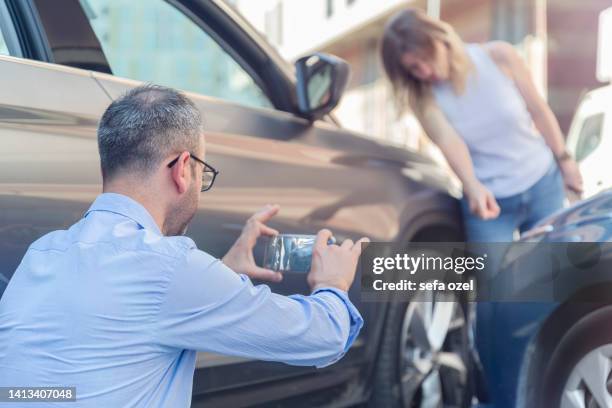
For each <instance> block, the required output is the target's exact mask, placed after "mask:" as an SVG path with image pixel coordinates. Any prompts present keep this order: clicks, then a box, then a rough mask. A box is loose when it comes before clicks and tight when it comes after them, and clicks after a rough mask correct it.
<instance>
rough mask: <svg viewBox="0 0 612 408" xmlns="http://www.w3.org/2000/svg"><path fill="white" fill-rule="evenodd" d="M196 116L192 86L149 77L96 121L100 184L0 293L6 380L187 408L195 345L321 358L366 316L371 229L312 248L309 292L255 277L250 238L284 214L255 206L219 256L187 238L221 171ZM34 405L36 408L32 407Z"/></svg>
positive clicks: (125, 402) (338, 352) (2, 382)
mask: <svg viewBox="0 0 612 408" xmlns="http://www.w3.org/2000/svg"><path fill="white" fill-rule="evenodd" d="M201 128H202V124H201V118H200V114H199V112H198V110H197V108H196V107H195V105H194V104H193V103H192V102H191V101H190V100H188V99H187V98H186V97H185V96H183V95H182V94H180V93H178V92H176V91H174V90H172V89H168V88H164V87H159V86H152V85H147V86H142V87H139V88H135V89H133V90H131V91H130V92H128V93H127V94H126V95H124V96H123V97H121V98H119V99H117V100H116V101H114V102H113V103H112V104H111V105H110V106H109V107H108V109H107V110H106V112H105V113H104V115H103V116H102V119H101V121H100V125H99V128H98V147H99V151H100V159H101V169H102V177H103V194H101V195H100V196H98V198H97V199H96V200H95V202H94V203H93V204H92V206H91V207H90V208H89V210H88V211H87V212H86V213H85V215H84V217H83V218H82V219H81V220H80V221H78V222H77V223H76V224H74V225H73V226H71V227H70V228H69V229H68V230H61V231H54V232H51V233H49V234H47V235H45V236H43V237H42V238H40V239H38V240H37V241H36V242H34V243H33V244H32V245H31V246H30V248H29V249H28V251H27V253H26V255H25V256H24V258H23V260H22V262H21V264H20V265H19V267H18V268H17V271H16V272H15V274H14V276H13V278H12V280H11V281H10V283H9V285H8V287H7V289H6V291H5V293H4V296H3V297H2V299H1V300H0V386H10V387H25V386H53V385H55V386H74V387H76V399H77V403H76V405H75V403H74V402H73V403H67V406H71V407H74V406H91V407H128V406H129V407H132V406H138V407H180V406H183V407H186V406H189V405H190V400H191V387H192V380H193V372H194V366H195V357H196V351H209V352H215V353H223V354H231V355H237V356H244V357H251V358H258V359H263V360H270V361H282V362H285V363H288V364H295V365H315V366H318V367H322V366H325V365H328V364H331V363H333V362H335V361H337V360H338V359H339V358H340V357H341V356H342V355H343V354H344V353H345V352H346V351H347V349H348V348H349V347H350V345H351V344H352V342H353V340H354V339H355V337H356V336H357V334H358V332H359V330H360V329H361V326H362V324H363V320H362V318H361V316H360V315H359V312H358V311H357V310H356V308H355V307H354V306H353V305H352V304H351V302H350V301H349V299H348V297H347V294H346V292H347V290H348V289H349V287H350V285H351V284H352V281H353V279H354V276H355V269H356V264H357V260H358V257H359V254H360V251H361V249H360V248H361V243H362V242H365V241H367V239H365V238H364V239H361V240H359V241H357V242H356V243H353V242H352V241H350V240H347V241H344V242H343V243H342V245H340V246H336V245H330V246H328V245H327V240H328V239H329V238H330V237H331V232H330V231H328V230H322V231H320V232H319V234H318V236H317V241H316V244H315V249H314V254H313V263H312V270H311V272H310V274H309V275H308V283H309V285H310V286H311V288H312V294H311V295H310V296H302V295H294V296H289V297H286V296H280V295H277V294H274V293H271V291H270V289H269V287H268V286H266V285H259V286H253V284H252V283H251V281H250V279H249V277H256V278H260V279H267V280H272V281H279V280H281V278H282V276H281V275H280V274H279V273H276V272H273V271H270V270H266V269H263V268H260V267H258V266H256V265H255V262H254V260H253V252H252V251H253V246H254V245H255V242H256V240H257V238H258V237H259V236H260V235H262V234H263V235H272V234H276V233H277V231H275V230H273V229H272V228H270V227H268V226H266V225H265V223H266V221H268V220H269V219H270V218H271V217H273V216H274V215H275V214H276V213H277V212H278V210H279V207H278V206H275V205H273V206H267V207H265V208H264V209H262V210H261V211H259V212H258V213H256V214H255V215H254V216H252V217H251V218H250V219H249V220H248V222H247V224H246V226H245V227H244V229H243V231H242V234H241V235H240V237H239V238H238V240H237V241H236V243H235V244H234V245H233V246H232V248H231V249H230V250H229V252H228V253H227V255H225V256H224V257H223V259H222V260H219V259H215V258H214V257H212V256H211V255H209V254H207V253H205V252H203V251H200V250H198V249H197V248H196V246H195V244H194V242H193V241H192V240H191V239H190V238H187V237H185V236H182V235H183V234H184V233H185V231H186V229H187V225H188V224H189V221H190V220H191V218H192V217H193V215H194V214H195V212H196V209H197V208H198V201H199V197H200V192H201V191H206V190H208V189H210V188H211V187H212V185H213V182H214V179H215V176H216V175H217V171H216V170H214V169H213V168H212V167H211V166H209V165H208V164H206V163H205V162H204V157H205V149H204V136H203V133H202V129H201ZM28 406H33V405H30V404H28Z"/></svg>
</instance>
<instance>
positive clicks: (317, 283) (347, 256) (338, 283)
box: [307, 229, 370, 292]
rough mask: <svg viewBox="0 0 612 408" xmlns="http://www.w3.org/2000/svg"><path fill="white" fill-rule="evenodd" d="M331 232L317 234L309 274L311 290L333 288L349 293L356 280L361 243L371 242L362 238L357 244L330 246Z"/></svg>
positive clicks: (348, 241)
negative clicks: (328, 242)
mask: <svg viewBox="0 0 612 408" xmlns="http://www.w3.org/2000/svg"><path fill="white" fill-rule="evenodd" d="M331 236H332V233H331V231H330V230H327V229H323V230H321V231H319V233H318V234H317V239H316V241H315V244H314V248H313V251H312V266H311V268H310V272H309V273H308V278H307V279H308V285H310V289H311V290H313V291H314V290H316V289H319V288H322V287H333V288H337V289H340V290H343V291H345V292H347V291H348V290H349V288H350V287H351V284H352V283H353V280H354V279H355V272H356V271H357V261H358V260H359V255H360V254H361V243H362V242H370V240H369V239H368V238H361V239H360V240H359V241H357V242H356V243H353V241H351V240H350V239H347V240H345V241H344V242H343V243H342V245H328V244H327V241H328V240H329V239H330V238H331Z"/></svg>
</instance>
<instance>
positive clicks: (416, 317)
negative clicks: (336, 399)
mask: <svg viewBox="0 0 612 408" xmlns="http://www.w3.org/2000/svg"><path fill="white" fill-rule="evenodd" d="M465 310H466V308H465V307H464V306H462V304H461V303H460V302H457V298H456V297H455V296H454V295H452V294H442V293H437V294H436V295H433V294H431V293H429V294H428V295H424V296H422V297H420V298H418V299H415V301H412V302H410V303H394V304H391V305H390V310H389V314H388V318H387V322H386V324H385V329H384V332H383V339H382V344H381V350H380V353H379V357H378V361H377V366H376V373H375V379H374V386H373V391H372V396H371V398H370V406H372V407H411V408H417V407H418V408H442V407H457V408H463V407H468V406H469V405H470V399H471V387H470V385H469V381H471V374H472V373H471V371H472V369H471V367H472V364H471V358H470V357H471V353H470V342H469V332H468V330H469V325H468V322H467V318H466V313H465Z"/></svg>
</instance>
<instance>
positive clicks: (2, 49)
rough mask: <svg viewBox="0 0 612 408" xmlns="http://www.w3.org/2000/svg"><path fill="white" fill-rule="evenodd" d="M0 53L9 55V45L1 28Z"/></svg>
mask: <svg viewBox="0 0 612 408" xmlns="http://www.w3.org/2000/svg"><path fill="white" fill-rule="evenodd" d="M0 55H9V50H8V45H6V41H5V40H4V35H2V31H1V30H0Z"/></svg>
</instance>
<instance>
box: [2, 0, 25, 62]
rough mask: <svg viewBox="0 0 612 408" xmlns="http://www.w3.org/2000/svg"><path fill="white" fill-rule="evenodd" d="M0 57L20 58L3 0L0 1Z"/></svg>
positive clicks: (12, 27)
mask: <svg viewBox="0 0 612 408" xmlns="http://www.w3.org/2000/svg"><path fill="white" fill-rule="evenodd" d="M0 55H12V56H14V57H21V50H20V49H19V46H18V41H17V35H16V34H15V27H14V26H13V22H12V20H11V16H10V14H9V12H8V9H7V7H6V4H5V2H4V0H0Z"/></svg>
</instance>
